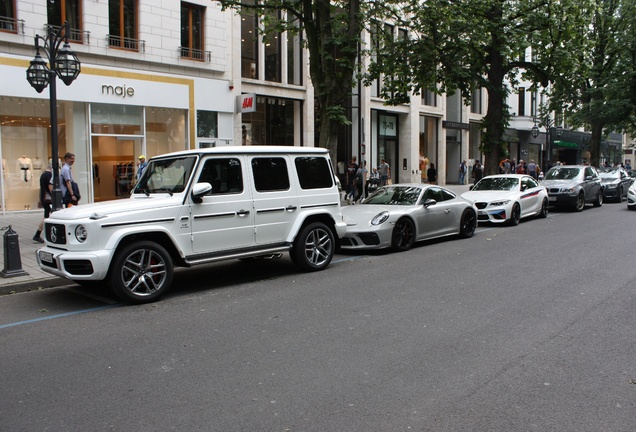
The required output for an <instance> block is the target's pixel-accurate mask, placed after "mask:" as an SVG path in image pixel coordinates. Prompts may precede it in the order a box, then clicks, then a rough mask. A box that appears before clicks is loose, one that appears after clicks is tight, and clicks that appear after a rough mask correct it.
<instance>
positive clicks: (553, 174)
mask: <svg viewBox="0 0 636 432" xmlns="http://www.w3.org/2000/svg"><path fill="white" fill-rule="evenodd" d="M580 172H581V169H580V168H552V169H551V170H550V171H548V174H546V176H545V180H572V179H575V178H576V177H577V176H578V175H579V173H580Z"/></svg>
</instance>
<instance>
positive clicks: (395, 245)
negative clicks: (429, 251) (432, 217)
mask: <svg viewBox="0 0 636 432" xmlns="http://www.w3.org/2000/svg"><path fill="white" fill-rule="evenodd" d="M414 243H415V225H413V222H412V221H411V220H410V219H408V218H402V219H400V220H398V221H397V222H396V223H395V226H394V227H393V232H392V233H391V248H392V249H393V250H395V251H398V252H403V251H405V250H409V249H410V248H411V246H413V244H414Z"/></svg>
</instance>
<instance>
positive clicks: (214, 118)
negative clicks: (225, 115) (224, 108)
mask: <svg viewBox="0 0 636 432" xmlns="http://www.w3.org/2000/svg"><path fill="white" fill-rule="evenodd" d="M218 130H219V120H218V113H217V112H216V111H201V110H198V111H197V138H216V137H217V136H218Z"/></svg>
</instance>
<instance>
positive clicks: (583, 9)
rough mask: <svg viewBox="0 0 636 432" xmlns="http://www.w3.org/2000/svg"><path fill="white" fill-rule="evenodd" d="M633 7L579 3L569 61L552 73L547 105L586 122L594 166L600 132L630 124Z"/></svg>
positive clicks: (602, 1)
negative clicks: (565, 65)
mask: <svg viewBox="0 0 636 432" xmlns="http://www.w3.org/2000/svg"><path fill="white" fill-rule="evenodd" d="M635 7H636V6H635V4H634V0H592V1H587V2H585V3H583V4H580V5H579V8H578V12H579V14H580V17H581V19H580V20H579V22H578V25H577V26H576V27H575V29H574V34H575V37H573V38H572V40H571V41H570V43H568V48H569V52H567V53H565V54H564V57H563V61H564V62H566V63H567V67H564V68H562V71H561V73H560V74H558V75H555V78H554V81H555V82H554V86H553V91H552V92H551V94H550V103H551V106H552V108H554V109H557V110H559V109H562V110H563V111H564V112H565V114H566V115H567V118H568V121H569V122H570V123H571V124H572V125H574V126H585V127H586V128H589V130H590V132H591V139H590V152H591V161H590V162H591V164H592V165H595V166H598V164H599V157H600V156H601V141H602V139H603V137H604V136H606V135H607V134H608V133H609V132H613V131H623V130H630V129H631V130H633V129H634V112H635V111H636V108H635V107H636V81H635V80H634V68H635V67H636V50H635V43H636V41H635V39H634V37H635V36H636V13H635ZM610 162H614V161H610Z"/></svg>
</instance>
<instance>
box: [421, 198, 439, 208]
mask: <svg viewBox="0 0 636 432" xmlns="http://www.w3.org/2000/svg"><path fill="white" fill-rule="evenodd" d="M435 204H437V201H435V200H434V199H433V198H429V199H427V200H426V201H424V207H426V208H428V207H430V206H432V205H435Z"/></svg>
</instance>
